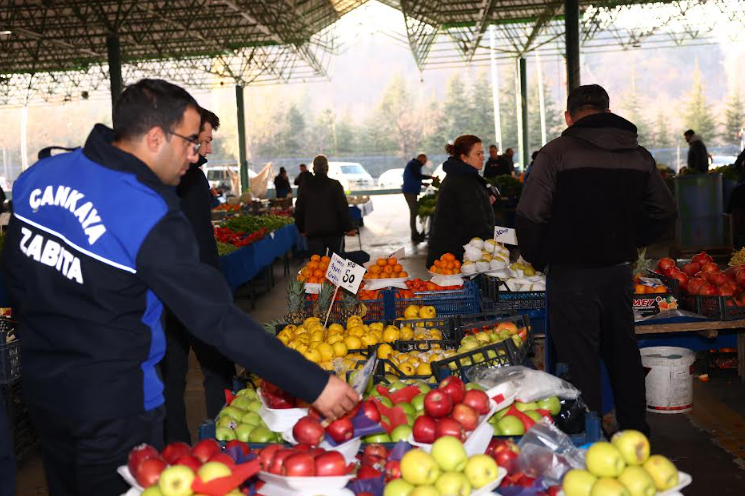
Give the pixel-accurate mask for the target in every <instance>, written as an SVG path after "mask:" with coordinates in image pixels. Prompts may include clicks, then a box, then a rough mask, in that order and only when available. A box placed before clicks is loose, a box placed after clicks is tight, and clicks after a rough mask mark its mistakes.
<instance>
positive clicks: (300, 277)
mask: <svg viewBox="0 0 745 496" xmlns="http://www.w3.org/2000/svg"><path fill="white" fill-rule="evenodd" d="M297 280H298V281H300V282H305V277H303V276H302V275H300V276H297Z"/></svg>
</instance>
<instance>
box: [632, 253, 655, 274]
mask: <svg viewBox="0 0 745 496" xmlns="http://www.w3.org/2000/svg"><path fill="white" fill-rule="evenodd" d="M646 254H647V248H646V247H644V248H639V258H637V259H636V262H634V267H633V270H634V271H633V274H634V279H636V278H637V277H647V274H648V273H649V269H650V267H651V265H652V261H651V260H647V258H645V255H646Z"/></svg>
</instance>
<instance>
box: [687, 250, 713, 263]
mask: <svg viewBox="0 0 745 496" xmlns="http://www.w3.org/2000/svg"><path fill="white" fill-rule="evenodd" d="M691 262H693V263H697V264H699V265H704V264H706V263H710V262H713V260H712V258H711V257H710V256H709V255H708V254H707V253H706V252H705V251H702V252H701V253H699V254H698V255H694V256H693V258H692V259H691Z"/></svg>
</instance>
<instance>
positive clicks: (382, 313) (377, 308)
mask: <svg viewBox="0 0 745 496" xmlns="http://www.w3.org/2000/svg"><path fill="white" fill-rule="evenodd" d="M312 296H314V295H305V311H306V312H307V313H308V314H310V313H311V312H312V310H313V304H314V303H315V301H313V299H312ZM387 299H388V296H387V291H385V290H381V291H380V298H378V299H377V300H360V303H363V304H364V305H365V307H367V313H366V314H365V316H364V317H363V318H364V319H365V320H366V321H376V322H379V321H383V320H385V319H386V317H387V314H386V308H387V305H386V300H387ZM341 310H342V306H341V301H335V302H334V304H333V306H332V307H331V314H330V315H329V322H340V323H341V317H340V314H341ZM325 317H326V316H325V315H324V318H325Z"/></svg>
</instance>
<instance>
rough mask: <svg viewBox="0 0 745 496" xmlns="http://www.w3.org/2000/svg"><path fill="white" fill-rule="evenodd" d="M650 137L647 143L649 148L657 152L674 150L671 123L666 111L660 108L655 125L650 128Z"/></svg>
mask: <svg viewBox="0 0 745 496" xmlns="http://www.w3.org/2000/svg"><path fill="white" fill-rule="evenodd" d="M650 131H651V133H650V136H649V139H648V140H647V141H646V142H647V143H648V144H649V148H651V149H653V150H656V149H661V148H673V147H674V146H675V141H673V139H672V136H671V135H670V121H669V120H668V117H667V114H665V110H664V109H663V108H662V107H661V106H660V107H659V108H658V110H657V115H656V116H655V119H654V123H653V124H652V126H651V128H650Z"/></svg>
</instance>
